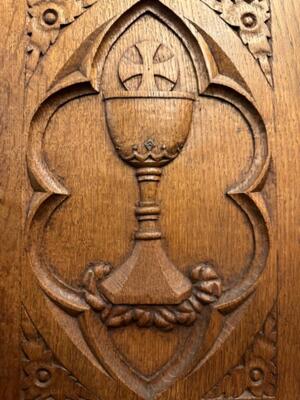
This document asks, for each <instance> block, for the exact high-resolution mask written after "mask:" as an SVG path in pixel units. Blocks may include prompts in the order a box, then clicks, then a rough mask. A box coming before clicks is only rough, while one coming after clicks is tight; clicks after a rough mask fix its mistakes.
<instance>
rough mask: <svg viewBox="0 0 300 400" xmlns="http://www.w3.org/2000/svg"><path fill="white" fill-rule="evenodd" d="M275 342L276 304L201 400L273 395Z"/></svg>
mask: <svg viewBox="0 0 300 400" xmlns="http://www.w3.org/2000/svg"><path fill="white" fill-rule="evenodd" d="M276 341H277V307H276V306H275V307H274V308H273V310H272V312H271V313H270V314H269V316H268V318H267V320H266V321H265V323H264V326H263V328H262V330H261V331H260V332H259V333H258V334H257V336H256V337H255V339H254V342H253V344H252V345H251V347H249V349H248V350H247V351H246V353H245V355H244V356H243V358H242V360H241V363H240V364H239V365H238V366H236V367H235V368H233V369H232V370H231V371H229V373H228V374H227V375H226V376H225V377H224V378H223V380H222V382H220V383H219V384H218V385H216V386H215V387H214V388H213V389H212V391H210V393H209V394H208V395H207V396H206V397H205V399H207V400H213V399H224V400H225V399H227V398H230V399H244V398H245V397H246V398H247V399H248V398H253V399H263V398H268V399H269V398H275V396H276V380H277V365H276V354H277V352H276Z"/></svg>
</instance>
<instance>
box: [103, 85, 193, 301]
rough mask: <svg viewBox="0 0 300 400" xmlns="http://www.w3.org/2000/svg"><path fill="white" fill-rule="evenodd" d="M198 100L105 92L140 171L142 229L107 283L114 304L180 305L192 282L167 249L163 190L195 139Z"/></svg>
mask: <svg viewBox="0 0 300 400" xmlns="http://www.w3.org/2000/svg"><path fill="white" fill-rule="evenodd" d="M194 100H195V98H194V96H193V95H192V94H190V93H185V92H184V93H182V92H175V91H170V92H162V91H157V92H149V91H147V92H139V91H136V92H128V91H123V92H114V93H104V104H105V115H106V122H107V126H108V131H109V134H110V137H111V139H112V142H113V144H114V147H115V149H116V151H117V153H118V155H119V157H120V158H121V159H122V160H123V161H125V162H126V163H128V164H129V165H131V166H132V167H133V168H135V169H136V177H137V181H138V185H139V202H138V203H137V206H136V210H135V213H136V217H137V220H138V230H137V231H136V232H135V244H134V249H133V251H132V253H131V255H130V256H129V258H128V259H127V260H126V261H125V262H124V263H123V264H122V265H120V266H119V267H116V268H115V269H114V271H113V272H112V273H111V275H109V276H108V277H107V278H106V279H105V280H104V281H103V282H102V284H101V289H102V292H103V293H104V295H105V296H106V297H107V298H108V299H109V300H110V301H111V302H112V303H113V304H144V305H150V304H151V305H154V304H157V305H159V304H170V305H171V304H179V303H181V302H182V301H184V300H185V299H187V298H188V297H189V296H190V295H191V282H190V280H189V279H188V278H186V277H185V276H184V275H183V274H182V273H181V272H180V271H179V270H178V269H177V268H176V267H175V265H174V264H173V263H172V261H171V260H170V259H169V258H168V256H167V254H166V252H165V250H164V248H163V246H162V233H161V230H160V224H159V218H160V213H161V208H160V205H159V203H158V200H157V189H158V185H159V182H160V180H161V175H162V169H163V167H164V166H166V165H167V164H169V163H170V162H172V161H173V160H175V158H176V157H177V156H178V155H179V154H180V152H181V150H182V149H183V147H184V145H185V143H186V140H187V138H188V135H189V131H190V126H191V122H192V116H193V103H194Z"/></svg>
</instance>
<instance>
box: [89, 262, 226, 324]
mask: <svg viewBox="0 0 300 400" xmlns="http://www.w3.org/2000/svg"><path fill="white" fill-rule="evenodd" d="M111 270H112V268H111V266H110V265H109V264H105V263H99V264H96V265H91V266H90V267H88V269H87V271H86V273H85V276H84V280H83V284H84V289H85V290H84V295H85V299H86V302H87V303H88V304H89V305H90V306H91V307H92V309H93V310H94V311H96V312H97V313H99V314H100V318H101V320H102V322H103V323H105V325H106V326H107V327H109V328H118V327H121V326H126V325H129V324H131V323H136V324H137V325H138V326H139V327H144V328H148V327H151V326H155V327H157V328H158V329H162V330H166V331H168V330H172V329H174V328H175V326H176V325H184V326H190V325H192V324H193V323H194V322H195V321H196V319H197V317H198V315H199V314H200V313H201V311H202V309H203V307H204V306H207V305H210V304H212V303H214V302H215V301H217V299H218V298H219V297H220V296H221V294H222V285H221V280H220V278H219V277H218V275H217V273H216V272H215V270H214V268H213V267H212V266H211V265H208V264H200V265H199V266H197V267H195V268H194V269H193V270H192V272H191V279H192V282H193V292H192V295H191V296H190V298H189V299H188V300H186V301H184V302H182V303H181V304H179V305H177V306H151V307H143V306H136V307H133V306H123V305H121V306H117V305H113V304H111V303H110V302H109V301H108V300H107V299H106V298H105V297H104V295H103V294H102V293H101V291H100V288H99V284H100V283H101V280H102V279H104V278H105V277H106V276H108V275H109V273H110V272H111Z"/></svg>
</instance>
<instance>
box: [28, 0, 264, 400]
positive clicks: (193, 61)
mask: <svg viewBox="0 0 300 400" xmlns="http://www.w3.org/2000/svg"><path fill="white" fill-rule="evenodd" d="M218 3H220V2H218ZM47 4H48V3H47ZM82 4H83V3H82ZM235 4H238V3H237V2H236V3H235ZM255 4H256V2H253V3H251V5H252V6H253V7H254V5H255ZM249 6H250V4H249ZM203 7H204V8H206V7H205V6H204V5H203ZM143 18H144V19H143ZM141 20H142V23H141ZM149 21H150V22H149ZM147 23H149V25H150V28H149V29H148V27H147ZM151 24H153V25H151ZM140 26H143V29H142V30H141V32H140V33H139V35H138V37H139V41H136V39H135V41H133V40H131V39H132V38H131V39H130V44H129V45H127V44H126V46H124V42H126V43H127V40H125V41H124V40H123V39H124V38H123V35H126V34H127V32H128V31H130V29H131V27H134V29H139V27H140ZM153 27H154V28H153ZM195 28H196V29H195ZM147 31H149V32H150V31H151V32H155V33H157V37H156V38H155V40H152V39H151V40H150V39H149V38H148V37H147ZM195 31H196V32H195ZM111 32H113V35H111ZM166 32H167V33H166ZM135 34H136V32H135ZM55 35H56V34H55ZM197 35H198V36H197ZM134 36H135V35H134ZM162 37H168V38H169V39H168V40H166V43H162V41H161V38H162ZM196 38H198V39H196ZM204 42H205V39H204V37H202V36H201V28H200V27H199V26H197V24H193V32H192V31H190V30H189V28H188V25H187V24H186V21H185V20H184V19H182V18H181V17H180V16H178V15H177V14H175V12H173V10H172V9H171V8H168V7H166V6H165V5H163V4H162V2H160V1H158V0H157V1H153V2H152V1H148V0H142V1H139V2H137V3H136V4H135V5H134V6H132V7H131V8H129V9H126V10H124V13H123V14H121V15H118V16H115V18H112V19H111V20H109V21H106V23H105V24H103V25H102V26H101V27H99V26H97V27H95V31H94V32H93V33H92V34H91V35H90V36H89V37H88V38H87V39H86V42H85V43H80V44H79V45H80V47H79V48H78V52H75V53H74V54H73V55H72V57H71V58H70V60H69V61H68V62H67V63H66V64H65V65H64V66H63V67H62V69H61V70H60V71H58V73H57V75H56V77H55V79H54V81H53V82H52V83H51V86H50V90H49V92H48V93H47V94H46V96H45V98H44V99H43V101H42V102H41V103H40V104H38V106H37V107H36V108H35V113H34V115H33V116H32V118H31V124H30V129H29V142H28V153H27V163H28V171H29V178H30V182H31V185H32V189H33V192H34V193H33V196H32V199H31V202H30V204H29V207H28V215H27V231H26V232H27V236H28V246H27V254H28V265H29V270H30V273H31V274H32V276H34V279H35V282H38V284H39V286H40V288H41V292H43V294H44V295H46V296H47V298H48V300H49V307H51V306H53V304H55V307H59V308H60V312H62V313H67V314H68V315H67V316H65V317H66V318H70V317H72V318H73V322H74V325H73V326H72V329H74V330H76V334H77V335H78V336H81V337H82V342H84V345H85V346H88V348H89V349H90V351H91V352H92V354H93V356H94V357H95V360H96V361H97V363H98V364H97V366H98V370H97V371H98V372H99V374H102V373H103V371H106V372H107V373H108V374H109V375H110V377H112V379H115V380H116V381H117V382H122V384H123V385H125V386H126V388H129V389H130V390H131V391H132V392H134V393H135V394H137V395H138V396H140V397H141V398H143V399H147V400H153V399H154V398H156V397H158V396H159V395H160V394H161V393H162V392H164V391H166V390H167V389H169V388H170V387H171V386H172V385H173V384H175V382H176V381H179V380H180V379H181V378H182V379H183V378H185V377H187V376H189V375H190V374H192V373H193V371H196V370H197V368H198V367H199V366H200V365H201V363H202V362H204V361H203V357H204V354H206V353H207V354H210V351H211V352H214V351H215V350H211V348H213V347H214V346H216V347H220V346H218V338H219V336H222V340H223V341H225V340H226V338H227V337H229V336H230V335H231V333H232V331H233V330H234V327H235V325H236V323H237V322H236V321H237V320H238V318H237V314H240V315H242V313H243V312H244V310H246V309H247V306H248V304H249V303H251V301H252V299H253V298H254V297H255V295H256V291H257V288H258V286H259V279H260V277H261V276H262V275H263V274H264V273H265V271H266V270H268V268H269V266H268V258H269V252H270V246H271V233H270V230H271V229H270V225H271V222H270V217H269V212H268V208H267V206H266V204H265V200H264V197H263V196H262V195H261V193H260V191H261V189H262V188H263V186H264V183H265V181H266V178H267V175H268V171H269V162H270V155H269V150H268V143H267V131H266V126H265V123H264V121H263V118H262V116H261V114H260V112H259V110H258V109H257V106H256V103H255V100H254V99H253V97H252V94H251V93H250V91H249V92H247V90H246V89H245V87H244V86H243V87H242V86H240V85H239V83H238V82H241V81H243V79H242V78H241V79H239V80H238V82H236V81H234V80H233V78H232V79H231V78H230V77H229V76H225V75H224V76H223V75H222V74H221V73H218V65H217V61H216V60H215V59H214V55H213V53H212V52H211V51H210V49H209V46H208V43H206V42H205V43H204ZM49 43H50V42H49ZM220 51H221V50H220ZM39 54H40V53H39ZM222 57H224V58H226V55H225V53H222ZM226 61H228V59H227V58H226ZM113 68H114V70H112V69H113ZM112 71H113V72H112ZM212 71H213V72H214V73H215V74H214V73H211V72H212ZM185 75H187V77H186V76H185ZM86 96H95V97H96V98H97V100H98V103H97V106H96V107H99V110H101V112H103V121H105V123H106V127H107V132H108V134H109V136H110V139H111V142H112V144H113V147H114V149H115V150H116V152H115V156H118V157H119V158H120V159H121V160H122V161H123V162H124V163H126V164H127V166H128V165H129V166H130V167H131V168H132V170H133V171H134V174H135V177H136V179H137V184H138V189H139V190H138V196H139V201H138V203H137V204H136V205H135V208H134V204H132V210H133V212H135V215H136V220H137V230H136V232H134V240H133V246H132V247H133V248H132V251H131V253H130V254H129V256H126V255H124V258H125V261H124V259H122V263H121V265H112V263H111V262H110V260H104V261H103V262H102V261H101V262H91V263H89V264H88V265H87V266H86V267H84V266H83V271H82V276H81V278H80V280H78V281H74V282H73V283H72V284H69V283H67V282H65V281H64V279H63V278H62V277H61V276H59V274H58V273H57V271H56V269H55V266H53V265H49V262H48V260H47V257H45V256H44V254H42V253H43V251H44V240H45V230H46V226H47V225H49V221H50V219H51V218H52V217H53V214H54V213H55V212H56V211H57V210H58V209H59V208H60V206H61V205H62V204H63V203H64V202H68V199H69V198H70V196H72V193H71V192H70V191H69V189H68V188H67V187H65V186H64V181H63V180H59V179H58V178H57V176H55V173H54V170H53V169H50V168H49V166H48V164H47V160H46V157H45V152H44V149H43V140H44V136H45V132H46V130H47V128H48V126H49V123H50V121H51V119H52V117H53V116H54V115H55V113H56V112H57V110H59V109H61V108H63V107H64V106H65V105H66V104H67V103H69V102H72V101H73V100H75V99H78V98H81V99H82V100H83V102H84V97H86ZM203 98H210V99H213V100H214V101H221V102H222V103H226V104H229V105H231V106H233V107H234V109H235V110H236V111H237V112H238V113H239V114H240V115H241V116H242V117H243V119H244V121H245V123H246V124H247V126H248V127H249V131H250V133H251V135H252V139H253V140H252V143H253V157H252V162H251V165H250V167H249V170H248V172H246V173H244V174H243V176H242V178H241V181H240V182H236V183H235V184H234V185H232V186H231V188H230V189H228V191H227V193H226V195H227V197H228V199H229V201H231V202H232V203H234V205H235V206H236V207H238V209H239V211H240V212H241V213H243V214H244V216H245V217H246V219H245V220H246V223H248V224H249V227H250V229H251V232H252V236H253V242H254V246H253V248H254V249H253V254H252V255H251V257H249V258H248V259H247V262H248V265H246V266H245V269H244V272H243V274H241V275H240V276H239V277H237V279H235V280H233V281H232V283H230V284H228V285H227V286H225V285H224V284H223V281H222V279H221V274H220V273H219V266H218V265H214V264H216V263H214V262H213V261H209V262H208V260H207V259H204V260H201V259H200V260H198V261H197V260H196V263H195V264H192V265H191V268H190V271H189V273H187V272H186V271H185V272H183V271H182V270H180V268H179V267H178V266H176V265H175V263H173V262H172V261H171V259H170V258H169V256H168V254H167V250H166V247H165V244H164V243H165V242H164V241H163V240H162V239H163V238H162V231H161V226H160V224H159V219H160V214H161V209H162V207H164V206H165V205H164V204H160V203H159V201H158V195H157V189H158V187H159V185H160V184H163V182H161V177H162V175H163V171H164V169H165V166H166V165H168V164H171V163H176V162H177V161H176V160H177V159H178V158H179V157H180V156H181V154H182V152H183V149H184V147H185V145H186V143H187V142H188V140H189V133H190V130H191V126H192V124H193V122H194V121H193V115H194V109H195V107H196V106H197V107H199V109H201V107H202V105H203V103H204V102H203V103H202V100H203ZM205 100H206V99H205ZM164 239H165V241H167V240H168V238H167V237H166V238H164ZM99 256H100V257H99V259H100V260H102V259H103V258H104V257H103V258H102V257H101V255H99ZM126 257H127V258H126ZM85 265H86V264H85ZM193 265H194V266H193ZM84 269H85V270H84ZM57 318H60V317H59V315H58V316H57ZM130 324H132V325H133V324H136V325H137V326H138V328H141V329H137V331H139V332H143V329H148V328H151V329H148V331H147V332H149V331H151V332H154V333H155V334H156V333H157V332H158V331H160V330H163V331H170V330H174V331H176V329H178V331H179V330H180V331H183V332H184V335H186V336H185V338H184V339H180V340H181V342H180V345H178V346H177V347H176V350H175V351H174V353H172V355H171V356H170V359H169V360H168V361H167V362H166V363H165V365H164V367H163V368H160V369H158V370H155V371H154V373H153V375H152V376H147V375H145V374H143V373H142V372H141V371H138V370H136V369H135V368H134V367H133V365H131V364H130V362H127V361H126V360H125V357H123V355H122V354H121V353H120V351H119V349H118V348H117V346H116V345H115V342H114V341H113V339H112V335H113V333H115V332H116V331H117V329H116V328H118V329H119V328H123V329H127V328H126V327H127V326H128V325H130ZM211 325H213V327H214V329H215V332H214V333H213V335H212V337H211V336H210V332H211V331H209V329H210V328H211ZM133 328H134V327H133ZM212 330H213V329H212ZM257 330H258V328H257V329H256V331H257ZM158 333H159V334H162V335H168V333H166V332H163V333H161V332H158ZM172 333H173V332H172ZM68 335H70V336H72V332H68ZM264 335H265V336H266V335H267V334H266V333H264ZM203 342H205V343H207V342H209V345H210V347H208V348H206V349H203V348H202V345H203ZM205 357H209V356H205ZM51 360H52V359H51ZM95 360H94V362H95ZM52 363H54V364H55V360H54V359H53V360H52ZM244 368H245V367H244ZM59 371H60V369H59ZM258 372H259V371H258ZM254 375H255V377H256V376H258V375H257V371H255V374H254ZM255 377H254V378H255ZM255 379H256V378H255ZM211 386H212V385H211ZM76 387H77V386H76ZM207 389H208V388H206V389H205V391H207ZM202 395H203V393H201V396H202ZM85 396H87V395H85ZM83 397H84V396H83Z"/></svg>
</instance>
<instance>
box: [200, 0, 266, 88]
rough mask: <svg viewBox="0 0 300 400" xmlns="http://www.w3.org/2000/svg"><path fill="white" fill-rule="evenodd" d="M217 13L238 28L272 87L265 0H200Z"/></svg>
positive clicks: (240, 35)
mask: <svg viewBox="0 0 300 400" xmlns="http://www.w3.org/2000/svg"><path fill="white" fill-rule="evenodd" d="M201 1H203V3H205V4H207V5H208V6H209V7H210V8H212V9H213V10H215V11H216V12H217V13H219V14H220V16H221V18H222V19H223V20H224V21H225V22H227V24H228V25H230V26H231V27H232V28H234V29H235V30H237V32H238V34H239V37H240V38H241V40H242V42H243V43H244V44H245V45H246V46H247V47H248V49H249V51H250V53H251V54H252V55H253V57H254V58H255V59H256V60H257V61H258V63H259V65H260V68H261V70H262V72H263V73H264V75H265V76H266V78H267V80H268V82H269V84H270V85H271V86H273V75H272V66H271V57H272V48H271V43H270V41H271V30H270V28H269V26H268V21H269V20H270V18H271V12H270V5H269V2H268V0H201Z"/></svg>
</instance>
